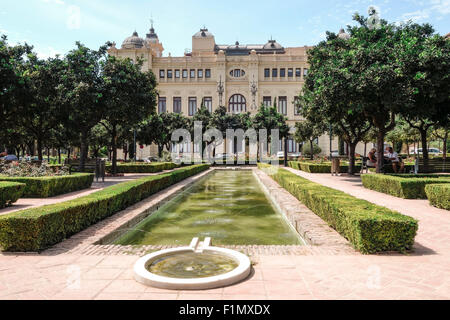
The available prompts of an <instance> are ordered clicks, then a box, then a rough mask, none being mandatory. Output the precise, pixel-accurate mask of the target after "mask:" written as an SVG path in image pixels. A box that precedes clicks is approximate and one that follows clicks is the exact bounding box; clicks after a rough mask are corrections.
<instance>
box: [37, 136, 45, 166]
mask: <svg viewBox="0 0 450 320" xmlns="http://www.w3.org/2000/svg"><path fill="white" fill-rule="evenodd" d="M37 148H38V160H39V161H42V160H43V159H44V158H43V157H42V141H41V139H38V140H37Z"/></svg>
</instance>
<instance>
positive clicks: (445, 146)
mask: <svg viewBox="0 0 450 320" xmlns="http://www.w3.org/2000/svg"><path fill="white" fill-rule="evenodd" d="M442 141H443V142H444V146H443V147H442V152H443V153H444V154H443V155H442V157H443V159H444V161H445V160H447V141H448V132H447V133H446V134H445V136H444V139H443V140H442Z"/></svg>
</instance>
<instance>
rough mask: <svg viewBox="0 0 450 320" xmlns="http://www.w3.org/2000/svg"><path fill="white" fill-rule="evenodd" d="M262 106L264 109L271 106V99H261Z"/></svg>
mask: <svg viewBox="0 0 450 320" xmlns="http://www.w3.org/2000/svg"><path fill="white" fill-rule="evenodd" d="M263 104H264V105H265V106H266V107H270V106H272V97H263Z"/></svg>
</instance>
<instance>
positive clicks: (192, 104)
mask: <svg viewBox="0 0 450 320" xmlns="http://www.w3.org/2000/svg"><path fill="white" fill-rule="evenodd" d="M196 112H197V98H189V116H190V117H192V116H194V115H195V113H196Z"/></svg>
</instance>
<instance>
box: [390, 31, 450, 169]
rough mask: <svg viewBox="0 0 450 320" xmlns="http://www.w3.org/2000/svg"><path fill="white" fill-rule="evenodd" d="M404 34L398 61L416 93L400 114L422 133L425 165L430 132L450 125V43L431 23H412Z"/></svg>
mask: <svg viewBox="0 0 450 320" xmlns="http://www.w3.org/2000/svg"><path fill="white" fill-rule="evenodd" d="M404 32H405V33H406V32H407V36H405V37H402V41H401V42H400V44H399V46H400V48H401V50H399V54H398V59H399V61H400V62H401V64H402V69H403V70H404V71H403V72H404V73H405V74H406V76H407V77H408V78H409V81H410V83H409V85H410V87H411V88H412V90H413V93H412V99H411V100H412V101H411V103H408V104H405V106H404V108H403V109H402V112H401V113H402V115H403V117H404V119H405V120H406V122H408V124H409V125H410V126H411V127H412V128H414V129H417V130H418V131H419V134H420V138H421V142H422V150H423V158H424V160H425V162H426V161H427V160H428V158H429V156H428V141H427V139H428V136H429V130H430V129H431V128H432V127H433V126H434V125H437V124H438V123H441V124H443V125H445V124H446V123H448V122H450V121H449V115H450V112H449V105H450V72H449V68H450V42H449V41H447V40H446V39H445V38H444V37H442V36H439V35H437V34H435V32H434V29H433V28H432V27H431V26H430V25H428V24H424V25H418V24H412V25H409V26H408V27H407V28H405V30H404Z"/></svg>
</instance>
